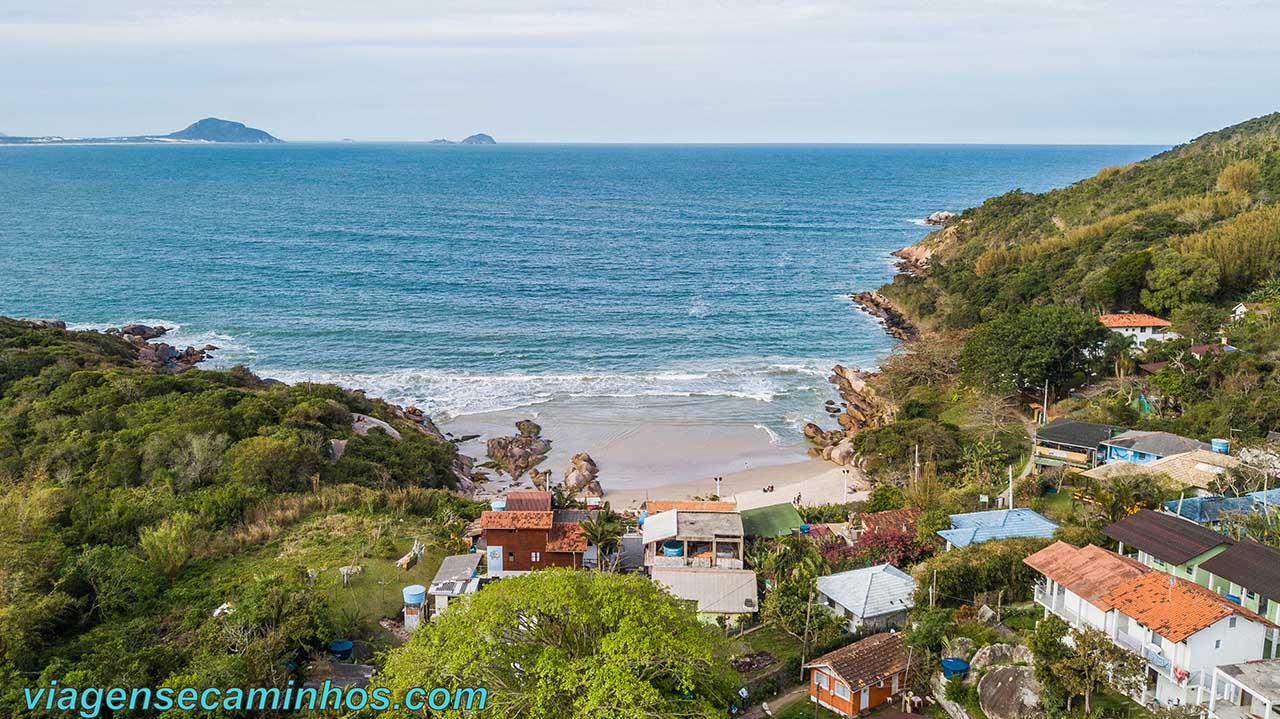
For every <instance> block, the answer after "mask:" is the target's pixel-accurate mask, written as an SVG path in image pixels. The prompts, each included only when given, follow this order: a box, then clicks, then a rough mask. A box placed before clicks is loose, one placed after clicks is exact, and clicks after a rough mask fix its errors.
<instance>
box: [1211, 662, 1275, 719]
mask: <svg viewBox="0 0 1280 719" xmlns="http://www.w3.org/2000/svg"><path fill="white" fill-rule="evenodd" d="M1209 686H1210V688H1209V717H1210V719H1274V718H1275V717H1277V716H1280V661H1277V660H1274V659H1271V660H1259V661H1255V662H1242V663H1240V664H1224V665H1222V666H1220V667H1216V668H1214V670H1213V680H1212V681H1211V682H1210V685H1209Z"/></svg>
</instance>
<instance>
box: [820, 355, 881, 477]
mask: <svg viewBox="0 0 1280 719" xmlns="http://www.w3.org/2000/svg"><path fill="white" fill-rule="evenodd" d="M827 381H829V382H830V383H831V384H833V385H835V386H836V390H837V391H838V392H839V393H840V398H841V400H843V401H842V402H841V403H840V408H841V410H840V413H839V414H837V415H836V422H837V423H838V424H839V425H840V429H832V430H826V429H823V428H821V427H819V426H818V425H816V424H814V423H812V422H809V423H807V424H805V425H804V427H803V428H802V430H801V431H802V432H803V433H804V436H805V438H806V439H808V440H809V442H810V443H811V444H812V445H813V447H810V448H809V456H811V457H818V458H821V459H825V460H827V461H829V462H833V463H835V464H838V465H840V466H842V467H843V466H848V465H853V464H857V463H858V451H857V449H856V448H855V446H854V443H853V438H854V436H855V435H857V434H858V433H859V432H861V431H862V430H864V429H875V428H877V427H883V426H885V425H887V424H889V423H891V422H892V421H893V406H892V405H891V404H890V403H889V402H888V400H886V399H884V398H883V397H881V396H880V395H879V394H877V393H876V390H875V388H874V387H872V386H871V385H870V384H869V383H868V382H867V380H866V376H865V375H864V374H863V373H862V372H859V371H858V370H855V369H850V368H848V367H845V366H844V365H836V366H835V367H834V368H832V370H831V377H830V378H829V379H828V380H827Z"/></svg>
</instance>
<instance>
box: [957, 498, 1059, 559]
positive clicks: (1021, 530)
mask: <svg viewBox="0 0 1280 719" xmlns="http://www.w3.org/2000/svg"><path fill="white" fill-rule="evenodd" d="M1057 529H1058V525H1056V524H1054V523H1053V522H1051V521H1049V520H1048V519H1047V518H1046V517H1045V516H1044V515H1042V514H1040V513H1039V512H1036V511H1034V510H1031V509H1027V508H1025V507H1016V508H1014V509H992V510H989V511H986V512H969V513H967V514H953V515H951V529H940V530H938V536H939V537H942V538H943V539H944V540H946V542H947V549H958V548H960V547H967V546H969V545H970V544H981V543H982V542H989V541H991V540H993V539H1012V538H1014V537H1045V538H1050V537H1053V533H1054V532H1055V531H1057Z"/></svg>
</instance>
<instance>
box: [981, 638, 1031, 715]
mask: <svg viewBox="0 0 1280 719" xmlns="http://www.w3.org/2000/svg"><path fill="white" fill-rule="evenodd" d="M1024 648H1025V647H1024ZM979 653H981V652H979ZM978 705H979V706H980V707H982V713H984V714H986V715H987V717H988V719H1042V717H1044V710H1043V709H1041V707H1040V682H1038V681H1036V675H1035V672H1034V671H1033V670H1032V669H1031V667H1018V666H1000V667H996V668H994V669H992V670H991V671H989V672H987V673H986V674H985V675H983V677H982V679H980V680H979V681H978Z"/></svg>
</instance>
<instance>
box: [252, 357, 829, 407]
mask: <svg viewBox="0 0 1280 719" xmlns="http://www.w3.org/2000/svg"><path fill="white" fill-rule="evenodd" d="M829 369H830V364H827V365H826V366H825V367H822V366H820V365H819V364H817V363H814V364H800V363H796V364H760V365H756V366H754V367H742V368H734V369H714V370H706V371H678V370H671V371H654V372H602V373H580V374H579V373H554V374H532V373H528V374H526V373H517V372H508V373H494V374H484V373H473V372H460V371H454V370H433V369H402V370H392V371H388V372H323V371H310V370H270V369H265V368H264V369H262V370H261V371H260V372H259V373H260V374H262V375H263V376H267V377H272V378H274V379H278V380H281V381H283V382H288V383H296V382H323V383H332V384H338V385H341V386H343V387H349V388H353V389H363V390H365V392H366V393H368V394H369V395H371V396H376V397H382V398H384V399H387V400H388V401H391V402H396V403H404V404H413V405H416V406H418V407H420V408H421V409H423V410H424V411H426V412H427V413H428V414H431V415H432V416H433V417H437V418H440V419H442V420H448V419H451V418H453V417H457V416H459V415H468V414H478V413H482V412H496V411H508V410H513V409H518V408H522V407H528V406H532V405H537V404H542V403H544V402H549V401H551V400H554V399H557V398H631V397H722V398H731V399H743V400H751V401H756V402H773V401H775V400H778V399H781V398H783V397H786V396H789V395H794V394H797V393H803V392H811V391H824V390H825V388H826V382H825V377H826V374H827V373H828V372H829ZM819 377H821V378H823V379H822V380H818V379H817V378H819Z"/></svg>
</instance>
